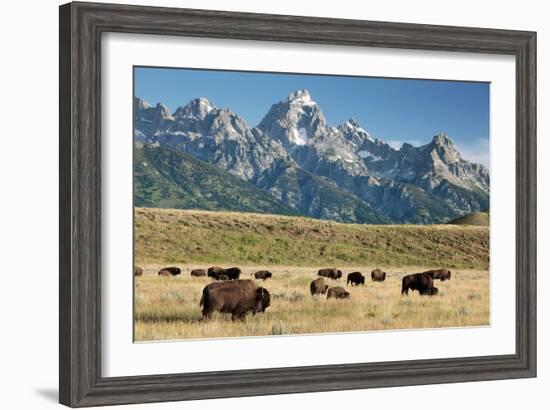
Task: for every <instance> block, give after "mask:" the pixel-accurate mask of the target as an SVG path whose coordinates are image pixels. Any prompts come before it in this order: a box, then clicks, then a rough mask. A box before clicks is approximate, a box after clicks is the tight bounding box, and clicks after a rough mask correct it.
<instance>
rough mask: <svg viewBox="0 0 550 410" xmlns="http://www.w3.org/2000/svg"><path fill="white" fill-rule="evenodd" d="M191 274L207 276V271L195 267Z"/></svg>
mask: <svg viewBox="0 0 550 410" xmlns="http://www.w3.org/2000/svg"><path fill="white" fill-rule="evenodd" d="M191 276H196V277H199V276H206V271H205V270H204V269H193V270H192V271H191Z"/></svg>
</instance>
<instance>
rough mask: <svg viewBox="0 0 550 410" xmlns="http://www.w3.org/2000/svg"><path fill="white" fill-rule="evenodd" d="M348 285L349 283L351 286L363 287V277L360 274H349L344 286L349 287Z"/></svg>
mask: <svg viewBox="0 0 550 410" xmlns="http://www.w3.org/2000/svg"><path fill="white" fill-rule="evenodd" d="M350 283H351V286H353V285H364V284H365V277H364V276H363V274H362V273H361V272H351V273H350V274H348V281H347V282H346V285H349V284H350Z"/></svg>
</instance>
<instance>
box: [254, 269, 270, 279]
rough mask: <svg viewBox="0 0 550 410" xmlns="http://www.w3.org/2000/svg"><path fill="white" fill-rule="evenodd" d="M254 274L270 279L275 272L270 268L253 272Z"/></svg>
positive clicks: (255, 276)
mask: <svg viewBox="0 0 550 410" xmlns="http://www.w3.org/2000/svg"><path fill="white" fill-rule="evenodd" d="M252 275H254V278H256V279H262V280H266V279H269V278H271V277H272V276H273V274H272V273H271V272H270V271H268V270H259V271H258V272H256V273H252Z"/></svg>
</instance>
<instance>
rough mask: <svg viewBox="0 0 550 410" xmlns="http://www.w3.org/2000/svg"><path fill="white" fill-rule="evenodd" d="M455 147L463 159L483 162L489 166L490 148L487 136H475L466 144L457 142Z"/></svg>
mask: <svg viewBox="0 0 550 410" xmlns="http://www.w3.org/2000/svg"><path fill="white" fill-rule="evenodd" d="M457 149H458V151H459V152H460V155H461V156H462V158H464V159H465V160H467V161H470V162H475V163H477V164H483V165H485V166H486V167H487V168H489V163H490V150H489V139H488V138H477V139H476V140H474V141H473V142H472V143H470V144H468V145H463V144H457Z"/></svg>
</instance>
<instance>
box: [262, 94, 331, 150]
mask: <svg viewBox="0 0 550 410" xmlns="http://www.w3.org/2000/svg"><path fill="white" fill-rule="evenodd" d="M258 128H259V129H260V130H261V131H262V132H263V133H265V134H267V135H269V136H271V137H272V138H274V139H276V140H277V141H280V142H281V143H282V144H283V146H284V147H285V148H286V149H288V150H292V149H293V148H295V147H297V146H303V145H306V144H307V143H308V141H309V140H310V139H312V138H315V137H317V136H320V135H322V134H324V133H326V131H327V122H326V119H325V116H324V115H323V113H322V111H321V109H320V108H319V106H318V105H317V104H316V103H315V101H313V99H312V98H311V95H310V93H309V91H308V90H296V91H294V92H292V93H291V94H290V95H289V96H288V98H287V99H286V100H284V101H280V102H278V103H277V104H274V105H272V106H271V108H270V109H269V111H268V113H267V114H266V116H265V117H264V118H263V119H262V121H261V122H260V124H259V125H258Z"/></svg>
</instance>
